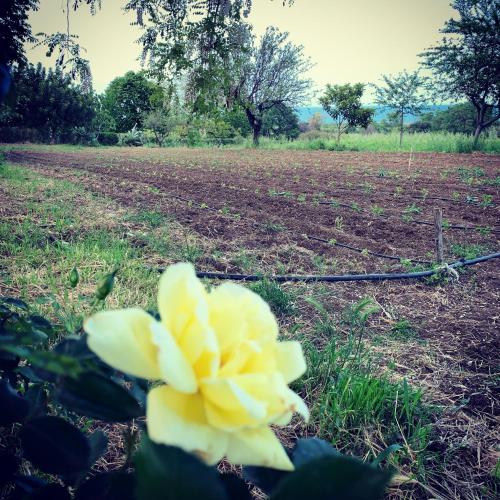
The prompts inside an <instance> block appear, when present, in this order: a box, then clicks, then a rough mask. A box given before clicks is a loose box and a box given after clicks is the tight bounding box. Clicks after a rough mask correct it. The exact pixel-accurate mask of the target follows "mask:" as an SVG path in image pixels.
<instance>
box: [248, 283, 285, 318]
mask: <svg viewBox="0 0 500 500" xmlns="http://www.w3.org/2000/svg"><path fill="white" fill-rule="evenodd" d="M249 288H250V290H252V291H254V292H255V293H257V294H258V295H260V296H261V297H262V298H263V299H264V300H265V301H266V302H267V303H268V304H269V305H270V306H271V309H272V310H273V312H274V313H275V314H277V315H279V316H288V315H291V314H293V312H294V310H295V306H294V297H293V295H292V294H290V293H289V292H286V291H285V290H284V289H283V287H282V286H281V285H280V284H279V283H276V282H275V281H271V280H268V279H263V280H262V281H257V282H256V283H253V284H251V285H249Z"/></svg>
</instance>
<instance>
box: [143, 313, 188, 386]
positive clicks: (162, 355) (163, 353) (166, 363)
mask: <svg viewBox="0 0 500 500" xmlns="http://www.w3.org/2000/svg"><path fill="white" fill-rule="evenodd" d="M152 332H153V339H152V340H153V342H154V343H155V345H156V346H157V347H158V365H159V368H160V372H161V378H162V379H163V380H164V381H165V382H167V383H168V384H170V385H171V386H172V387H173V388H174V389H176V390H177V391H179V392H184V393H186V394H193V393H195V392H196V391H197V390H198V381H197V380H196V375H195V373H194V370H193V367H192V366H191V365H190V364H189V362H188V360H187V359H186V357H185V356H184V353H183V352H182V351H181V349H180V348H179V346H178V344H177V342H176V341H175V339H174V337H173V336H172V334H171V333H170V332H169V331H168V330H167V329H166V328H165V326H164V325H163V324H162V323H159V322H158V321H156V322H155V324H154V325H153V326H152Z"/></svg>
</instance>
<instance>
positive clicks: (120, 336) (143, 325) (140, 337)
mask: <svg viewBox="0 0 500 500" xmlns="http://www.w3.org/2000/svg"><path fill="white" fill-rule="evenodd" d="M155 323H158V322H157V321H156V320H155V319H154V318H152V317H151V316H150V315H149V314H148V313H146V312H145V311H143V310H142V309H136V308H133V309H119V310H116V311H103V312H98V313H96V314H94V315H93V316H91V317H90V318H88V319H87V320H86V321H85V324H84V326H83V328H84V330H85V331H86V332H87V334H88V340H87V343H88V346H89V348H90V349H91V350H92V351H93V352H95V353H96V354H97V355H98V356H99V357H100V358H101V359H102V360H103V361H105V362H106V363H107V364H108V365H110V366H112V367H113V368H116V369H117V370H121V371H123V372H126V373H130V374H131V375H135V376H136V377H141V378H147V379H157V378H160V376H161V372H160V368H159V366H158V361H157V348H156V346H155V345H154V343H153V341H152V330H151V328H152V326H153V325H154V324H155Z"/></svg>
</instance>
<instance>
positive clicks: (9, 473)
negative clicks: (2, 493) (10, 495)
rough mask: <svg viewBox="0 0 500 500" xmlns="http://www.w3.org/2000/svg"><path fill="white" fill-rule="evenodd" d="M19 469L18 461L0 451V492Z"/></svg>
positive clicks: (7, 453) (9, 454) (14, 457)
mask: <svg viewBox="0 0 500 500" xmlns="http://www.w3.org/2000/svg"><path fill="white" fill-rule="evenodd" d="M18 468H19V459H18V458H17V457H16V456H15V455H12V454H11V453H9V452H6V451H3V450H0V490H1V489H2V488H3V486H4V485H6V484H7V483H9V482H10V481H11V480H12V479H13V477H14V474H15V473H16V472H17V469H18Z"/></svg>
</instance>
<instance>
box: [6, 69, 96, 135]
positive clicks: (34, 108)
mask: <svg viewBox="0 0 500 500" xmlns="http://www.w3.org/2000/svg"><path fill="white" fill-rule="evenodd" d="M13 81H14V83H13V86H12V92H11V93H10V94H9V97H8V99H7V101H6V102H5V103H3V104H2V105H1V106H2V107H1V113H0V115H1V116H2V117H3V120H4V124H6V125H9V126H20V127H28V128H32V129H36V130H38V131H39V132H40V133H42V134H43V135H44V136H45V138H46V140H48V141H53V142H58V141H60V140H64V135H65V134H66V133H67V132H71V130H72V129H74V128H76V127H79V128H83V129H91V128H92V126H93V120H94V119H95V114H96V112H95V100H94V97H93V96H92V95H91V94H88V93H87V92H82V90H81V88H79V87H78V86H76V85H75V84H74V83H73V80H72V79H71V78H70V77H69V76H68V75H64V74H63V73H62V72H61V71H60V70H58V69H56V70H51V69H49V70H48V71H47V70H46V69H45V68H43V66H42V65H41V64H38V65H37V66H33V65H31V64H30V65H26V66H16V67H14V70H13Z"/></svg>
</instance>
